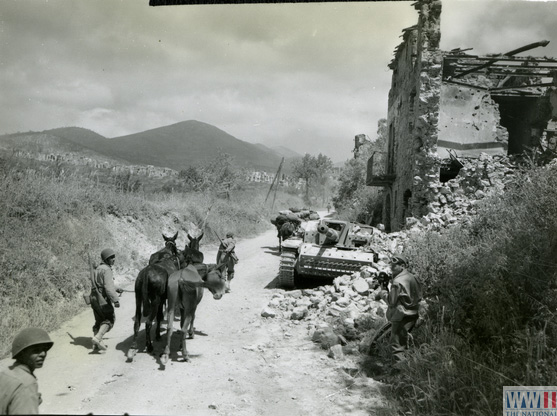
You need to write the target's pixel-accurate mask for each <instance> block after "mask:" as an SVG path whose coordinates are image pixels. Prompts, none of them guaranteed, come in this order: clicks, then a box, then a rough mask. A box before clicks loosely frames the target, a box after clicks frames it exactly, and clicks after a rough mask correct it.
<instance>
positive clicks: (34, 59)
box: [0, 0, 557, 161]
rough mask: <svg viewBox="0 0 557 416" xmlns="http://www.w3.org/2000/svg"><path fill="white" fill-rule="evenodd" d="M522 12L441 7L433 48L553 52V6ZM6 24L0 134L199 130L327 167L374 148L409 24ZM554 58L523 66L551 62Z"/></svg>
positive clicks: (195, 17) (302, 10) (123, 15)
mask: <svg viewBox="0 0 557 416" xmlns="http://www.w3.org/2000/svg"><path fill="white" fill-rule="evenodd" d="M486 3H489V4H486ZM525 3H526V2H510V1H497V2H494V1H488V2H485V1H482V2H477V1H471V0H470V1H457V0H450V1H444V2H443V14H442V17H441V22H442V37H441V42H442V43H441V47H442V48H443V49H452V48H455V47H474V52H475V53H490V52H496V53H497V52H504V51H507V50H510V49H514V48H516V47H519V46H522V45H524V44H526V43H529V42H534V41H538V40H542V39H549V40H554V41H555V42H557V37H556V36H555V35H556V34H555V33H554V32H555V28H554V26H555V25H554V24H553V16H555V15H556V13H555V12H557V10H556V9H555V5H556V4H557V3H555V2H554V3H553V4H551V5H550V4H548V2H536V5H534V6H531V4H532V2H528V3H529V4H528V5H526V4H525ZM2 14H3V15H2V22H1V23H0V31H1V35H2V36H1V37H0V88H1V89H2V95H0V105H1V106H2V108H3V111H2V112H1V113H0V126H2V129H3V132H5V133H9V132H14V131H27V130H43V129H47V128H53V127H59V126H68V125H76V126H80V127H85V128H89V129H91V130H94V131H96V132H98V133H100V134H102V135H104V136H107V137H116V136H120V135H126V134H131V133H135V132H139V131H143V130H147V129H151V128H155V127H160V126H164V125H168V124H173V123H177V122H180V121H184V120H190V119H196V120H200V121H203V122H207V123H210V124H213V125H215V126H216V127H218V128H220V129H222V130H225V131H227V132H228V133H230V134H232V135H234V136H235V137H237V138H239V139H241V140H246V141H250V142H261V143H263V144H266V145H270V146H276V145H285V146H287V147H291V148H292V149H293V150H295V151H298V152H300V153H305V152H310V153H319V152H324V153H325V154H328V155H330V156H334V157H333V158H334V159H335V161H336V160H337V158H338V159H342V158H347V157H350V155H351V153H350V151H351V149H352V143H353V138H354V135H355V134H359V133H364V134H367V135H369V136H370V137H372V138H373V137H374V136H375V132H376V130H377V121H378V120H379V119H380V118H383V117H386V115H387V97H388V92H389V88H390V81H391V71H390V70H389V69H388V68H387V65H388V63H389V62H390V61H391V59H392V57H393V51H394V49H395V47H396V46H397V45H398V44H399V43H400V42H401V38H400V35H401V33H402V29H403V28H406V27H409V26H412V25H414V24H416V23H417V12H416V10H415V9H414V7H412V3H411V2H390V1H385V2H338V3H330V2H327V3H312V4H310V3H286V4H236V5H234V4H227V5H197V6H193V5H191V6H165V7H149V6H148V2H147V1H146V0H145V1H139V0H119V1H115V0H95V1H90V0H49V1H37V0H17V1H15V0H4V1H3V2H2ZM555 46H557V44H556V45H553V43H552V44H550V46H548V47H547V48H545V49H544V50H541V49H538V50H536V51H534V52H533V53H534V54H540V53H543V54H547V55H548V56H557V51H556V50H555V49H552V48H554V47H555ZM540 50H541V51H543V52H539V51H540Z"/></svg>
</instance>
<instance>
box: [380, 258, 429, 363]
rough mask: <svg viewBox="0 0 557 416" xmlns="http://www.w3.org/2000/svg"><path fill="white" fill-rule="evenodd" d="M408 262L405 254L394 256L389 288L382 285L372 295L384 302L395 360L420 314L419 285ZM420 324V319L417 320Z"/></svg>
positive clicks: (402, 350)
mask: <svg viewBox="0 0 557 416" xmlns="http://www.w3.org/2000/svg"><path fill="white" fill-rule="evenodd" d="M407 267H408V262H407V260H406V258H405V257H404V256H393V258H392V260H391V270H392V273H393V282H392V284H391V289H390V291H387V290H386V289H385V288H383V290H381V292H380V293H378V294H377V295H376V297H375V299H376V300H379V299H383V300H384V301H385V302H386V303H387V305H388V309H387V319H388V320H389V321H391V324H392V327H391V349H392V353H393V359H394V361H395V362H397V363H398V362H401V361H403V360H404V351H405V350H406V348H407V346H408V333H409V332H410V331H411V330H412V328H414V326H415V325H416V323H417V322H418V320H419V319H421V318H420V314H419V312H420V303H421V300H422V285H421V283H420V281H419V280H418V279H417V278H416V277H415V276H414V275H413V274H411V273H410V272H409V271H408V270H407V269H406V268H407ZM418 325H419V323H418Z"/></svg>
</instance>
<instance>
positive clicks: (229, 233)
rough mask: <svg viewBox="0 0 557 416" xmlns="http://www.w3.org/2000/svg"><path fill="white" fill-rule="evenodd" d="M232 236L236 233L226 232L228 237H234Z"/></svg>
mask: <svg viewBox="0 0 557 416" xmlns="http://www.w3.org/2000/svg"><path fill="white" fill-rule="evenodd" d="M232 237H234V233H231V232H227V233H226V238H232Z"/></svg>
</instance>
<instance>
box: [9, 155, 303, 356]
mask: <svg viewBox="0 0 557 416" xmlns="http://www.w3.org/2000/svg"><path fill="white" fill-rule="evenodd" d="M25 163H26V164H22V163H21V161H20V160H18V159H0V178H1V181H0V224H1V227H0V232H1V236H2V238H1V239H0V252H1V253H2V256H0V267H1V269H2V271H3V277H2V279H1V280H0V310H2V319H1V320H0V333H2V334H3V337H2V339H1V340H0V355H5V354H7V352H8V351H9V348H10V345H11V341H12V338H13V336H14V335H15V333H17V332H18V331H19V330H20V329H22V328H23V327H26V326H40V327H43V328H45V329H46V330H51V329H54V328H56V327H57V326H58V325H60V323H62V322H64V321H65V320H67V319H68V316H72V315H74V314H76V313H77V312H78V311H80V310H83V308H84V304H83V299H82V297H81V295H82V293H83V291H84V290H85V288H88V285H89V284H88V273H89V270H88V266H87V253H93V252H100V250H101V249H103V248H105V246H113V247H118V244H121V243H119V242H118V241H117V240H116V238H115V236H114V231H115V230H113V229H112V228H111V227H112V224H113V223H114V221H113V219H114V218H120V219H126V220H127V221H128V222H135V223H137V224H138V232H141V233H142V234H144V235H145V236H146V237H147V238H148V239H149V240H152V241H156V242H159V241H160V240H161V236H160V230H161V221H162V220H163V219H170V221H171V222H172V224H173V225H174V226H175V227H176V230H181V231H182V232H184V234H183V235H185V231H186V230H187V229H188V227H189V223H190V222H193V223H194V224H196V225H198V226H200V225H201V223H202V221H203V219H204V218H205V216H206V214H207V211H208V210H209V208H210V209H211V214H210V217H209V222H208V225H207V227H208V228H207V230H209V231H211V230H213V231H216V233H217V234H219V236H221V237H222V236H223V235H224V234H225V233H226V231H233V232H235V233H236V235H237V236H238V237H247V236H251V235H255V234H256V233H258V232H261V231H262V230H265V229H271V228H272V227H273V226H272V224H271V223H270V221H269V220H268V219H269V218H270V217H271V216H272V214H271V212H270V208H269V203H267V205H265V204H264V196H265V192H266V191H267V187H265V188H252V189H249V190H245V191H239V190H237V191H234V192H233V193H232V194H231V197H230V199H229V200H223V199H219V198H217V197H215V196H214V195H211V194H206V193H200V192H199V193H195V192H190V193H187V194H184V193H176V192H171V193H164V192H161V191H157V192H145V191H143V192H139V190H138V189H135V188H133V186H132V187H129V186H122V184H121V183H119V184H117V185H116V186H115V185H114V184H113V183H111V182H110V181H104V183H103V182H99V181H98V180H97V179H98V177H97V176H96V175H74V174H72V175H66V174H62V172H63V171H64V170H63V169H60V166H57V165H53V166H50V168H49V166H48V165H37V164H35V165H30V164H29V162H28V161H25ZM64 172H67V170H66V171H64ZM128 179H130V178H128ZM132 182H133V183H135V182H134V181H132ZM129 183H131V182H129ZM153 189H161V187H155V186H153ZM245 201H250V203H249V204H246V203H245ZM299 204H301V201H300V199H299V198H297V197H295V196H292V195H289V194H285V193H283V192H281V191H279V192H278V193H277V199H276V205H277V206H291V205H299ZM217 241H218V240H217V237H216V236H215V233H213V232H206V233H205V236H204V243H215V242H217ZM148 254H151V253H138V252H137V250H136V249H135V248H134V247H129V248H128V249H127V250H123V253H122V255H119V258H118V267H122V268H123V269H126V268H137V267H141V265H142V263H141V261H142V259H144V257H145V256H146V255H148Z"/></svg>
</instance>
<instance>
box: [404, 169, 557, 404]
mask: <svg viewBox="0 0 557 416" xmlns="http://www.w3.org/2000/svg"><path fill="white" fill-rule="evenodd" d="M406 254H407V255H408V257H409V259H410V262H411V264H412V266H413V267H412V268H413V272H414V273H415V274H416V275H417V276H419V277H421V278H422V279H423V282H424V285H425V288H426V290H425V293H426V296H427V297H428V298H429V303H430V323H429V325H428V326H427V328H426V329H424V330H423V331H422V332H425V334H422V336H421V337H418V338H417V340H418V341H421V342H422V345H421V347H420V348H418V349H414V350H412V351H411V352H410V360H409V361H408V363H407V367H408V368H406V370H405V371H403V374H404V376H403V377H402V378H401V379H400V380H399V381H400V383H399V384H398V385H397V386H396V387H395V388H394V390H393V392H394V393H395V394H396V396H397V397H398V398H399V399H400V400H401V402H403V404H404V405H405V406H406V408H407V409H409V411H410V412H411V413H412V414H414V415H441V414H444V415H446V414H454V415H461V414H478V415H479V414H485V415H493V414H497V413H500V412H501V410H502V405H501V403H502V400H501V399H502V397H501V394H502V388H501V387H502V386H503V385H534V386H535V385H546V386H552V385H554V383H555V381H556V379H557V377H556V376H555V373H554V371H552V369H553V368H554V365H555V364H557V354H556V352H557V324H556V323H555V314H554V311H555V310H557V296H556V294H557V292H556V288H557V280H556V278H557V165H553V166H549V167H545V168H536V169H533V170H531V171H525V172H523V173H522V175H521V176H520V177H518V178H517V180H516V182H514V184H513V186H512V187H510V189H508V191H507V192H506V193H505V194H504V195H502V196H500V197H494V198H490V199H486V200H484V202H483V203H482V204H481V206H480V207H479V211H478V216H477V218H476V219H475V220H473V221H472V223H471V224H470V225H469V226H459V227H455V228H453V229H449V230H446V231H444V232H430V233H428V234H425V235H415V236H414V237H412V239H411V240H410V242H409V244H408V247H407V250H406Z"/></svg>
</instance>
